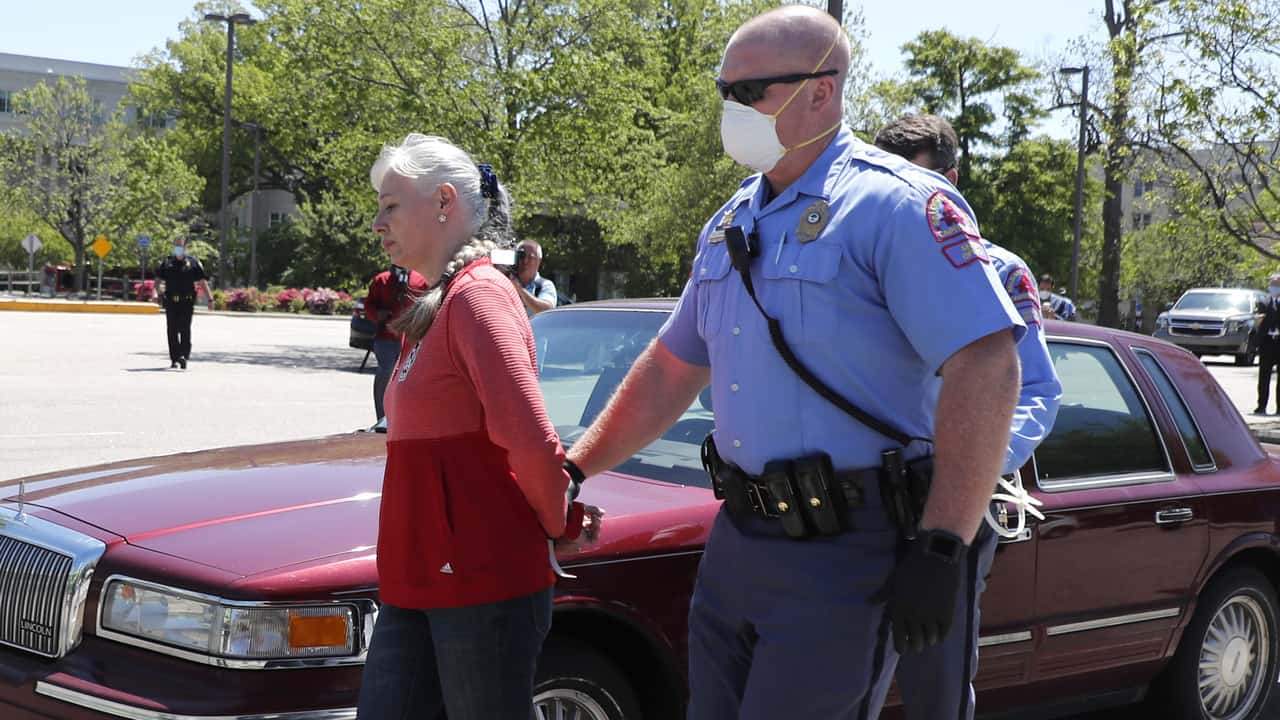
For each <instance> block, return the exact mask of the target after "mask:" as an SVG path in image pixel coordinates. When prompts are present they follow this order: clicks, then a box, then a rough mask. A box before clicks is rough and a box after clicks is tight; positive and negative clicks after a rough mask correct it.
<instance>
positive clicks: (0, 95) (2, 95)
mask: <svg viewBox="0 0 1280 720" xmlns="http://www.w3.org/2000/svg"><path fill="white" fill-rule="evenodd" d="M11 112H13V93H11V92H10V91H8V90H0V113H11Z"/></svg>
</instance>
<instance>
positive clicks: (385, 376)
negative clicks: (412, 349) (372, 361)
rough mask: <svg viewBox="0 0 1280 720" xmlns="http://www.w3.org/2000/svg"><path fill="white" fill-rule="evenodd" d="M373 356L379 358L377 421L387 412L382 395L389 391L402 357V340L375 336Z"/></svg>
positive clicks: (375, 401) (375, 383)
mask: <svg viewBox="0 0 1280 720" xmlns="http://www.w3.org/2000/svg"><path fill="white" fill-rule="evenodd" d="M373 356H374V357H375V358H377V359H378V370H377V372H376V373H375V374H374V376H373V412H374V414H375V415H377V417H376V418H374V420H375V421H377V420H381V419H382V416H383V415H385V414H386V413H385V412H384V411H383V409H382V396H383V394H384V393H386V391H387V382H388V381H389V380H391V373H392V372H393V371H394V370H395V369H396V360H398V359H399V358H400V341H399V340H386V339H384V338H374V341H373Z"/></svg>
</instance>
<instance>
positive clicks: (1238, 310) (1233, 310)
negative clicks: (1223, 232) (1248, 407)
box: [1155, 288, 1267, 365]
mask: <svg viewBox="0 0 1280 720" xmlns="http://www.w3.org/2000/svg"><path fill="white" fill-rule="evenodd" d="M1266 300H1267V294H1266V293H1264V292H1262V291H1259V290H1250V289H1248V288H1193V289H1191V290H1188V291H1186V292H1185V293H1183V294H1182V297H1180V298H1178V302H1176V303H1174V304H1173V305H1170V306H1169V307H1168V308H1166V309H1165V311H1164V312H1163V313H1160V315H1158V316H1156V331H1155V336H1156V337H1158V338H1161V339H1162V340H1168V341H1169V342H1171V343H1174V344H1177V345H1180V346H1182V347H1184V348H1186V349H1188V350H1190V351H1191V352H1193V353H1195V354H1196V356H1197V357H1199V356H1201V355H1234V356H1235V361H1236V364H1237V365H1252V364H1253V362H1254V360H1255V359H1256V358H1257V350H1256V348H1255V347H1254V346H1253V345H1252V343H1251V339H1250V336H1251V335H1252V332H1253V326H1254V323H1255V319H1254V315H1253V310H1254V308H1255V307H1257V305H1258V303H1260V302H1265V301H1266Z"/></svg>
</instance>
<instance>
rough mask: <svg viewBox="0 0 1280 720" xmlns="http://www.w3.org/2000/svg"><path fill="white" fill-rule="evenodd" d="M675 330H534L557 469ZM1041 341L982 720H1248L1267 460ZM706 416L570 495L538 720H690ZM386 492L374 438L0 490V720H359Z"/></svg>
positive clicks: (697, 410)
mask: <svg viewBox="0 0 1280 720" xmlns="http://www.w3.org/2000/svg"><path fill="white" fill-rule="evenodd" d="M670 309H671V302H670V301H661V300H655V301H618V302H609V303H590V304H583V305H575V306H573V307H572V308H565V309H561V310H555V311H552V312H547V313H543V314H541V315H538V316H537V318H536V319H535V320H534V328H535V332H536V336H537V342H538V358H539V363H540V365H541V367H540V373H541V378H542V384H543V391H544V394H545V396H546V399H547V406H548V409H549V411H550V414H551V417H552V420H553V422H554V423H555V424H556V426H557V429H558V430H559V432H560V434H561V436H562V437H563V438H564V440H565V442H568V443H571V442H573V440H574V438H575V437H577V436H578V435H579V434H580V433H581V432H582V431H583V429H584V428H585V427H586V426H587V425H589V424H590V422H591V420H592V419H593V418H594V417H595V416H596V415H597V414H598V413H599V412H600V410H601V408H602V407H603V406H604V404H605V401H606V400H607V399H608V397H609V395H610V393H611V392H612V391H613V389H614V388H615V387H616V386H617V384H618V382H619V381H620V380H621V378H622V376H623V375H624V374H625V373H626V371H627V369H628V368H629V367H630V365H631V363H632V361H633V360H634V359H635V357H636V356H637V355H638V354H639V353H640V351H641V350H643V349H644V347H645V346H646V345H647V344H648V343H649V342H650V340H651V339H652V338H653V336H654V334H655V333H656V331H657V330H658V328H659V327H660V326H661V324H662V322H663V321H664V320H665V318H666V316H667V314H668V312H669V311H670ZM1047 331H1048V335H1049V346H1050V349H1051V351H1052V354H1053V358H1054V362H1055V364H1056V367H1057V369H1058V373H1059V374H1060V376H1061V378H1062V383H1063V386H1064V389H1065V395H1064V397H1063V399H1062V407H1061V410H1060V412H1059V414H1058V419H1057V424H1056V426H1055V428H1054V430H1053V433H1052V435H1051V436H1050V437H1049V438H1048V439H1047V440H1046V441H1045V443H1044V444H1043V445H1042V446H1041V447H1040V448H1039V450H1038V451H1037V452H1036V455H1035V458H1034V459H1033V460H1032V461H1031V462H1030V463H1028V466H1027V467H1026V468H1024V470H1023V475H1024V477H1025V478H1027V480H1028V484H1029V486H1030V489H1031V491H1032V492H1033V493H1034V494H1035V495H1036V496H1037V497H1038V498H1039V499H1040V500H1042V501H1043V503H1044V506H1043V510H1044V514H1045V515H1046V519H1045V520H1044V521H1041V522H1038V523H1036V524H1035V525H1033V526H1032V527H1030V528H1029V529H1028V530H1027V531H1026V532H1024V533H1023V534H1022V535H1021V536H1019V537H1017V538H1016V539H1014V540H1012V541H1008V542H1005V543H1004V544H1003V545H1002V546H1001V548H1000V550H999V553H998V556H997V559H996V562H995V566H994V569H993V571H992V574H991V577H990V578H989V581H988V589H987V592H986V595H985V596H984V601H983V615H982V621H983V622H982V640H981V645H982V649H981V653H982V661H981V669H980V675H979V679H978V687H979V692H980V698H979V708H981V710H982V712H983V713H984V714H987V713H998V714H1005V713H1017V712H1022V713H1024V714H1026V715H1030V716H1032V717H1053V716H1057V715H1061V714H1066V713H1070V712H1074V711H1076V710H1078V709H1079V708H1081V707H1084V706H1088V705H1097V704H1106V703H1112V704H1120V703H1127V702H1134V701H1137V700H1140V699H1142V698H1143V697H1144V696H1148V697H1149V699H1150V700H1153V701H1154V700H1158V701H1161V702H1163V703H1165V704H1164V706H1163V707H1165V708H1166V711H1165V713H1163V714H1162V715H1161V716H1162V717H1183V718H1197V719H1201V718H1203V719H1209V720H1251V719H1254V718H1259V717H1264V716H1266V715H1264V713H1266V712H1267V711H1268V710H1270V709H1271V708H1269V707H1268V703H1269V702H1270V695H1271V693H1272V690H1273V686H1274V684H1275V677H1276V673H1277V657H1278V656H1280V648H1278V647H1277V637H1278V633H1277V609H1276V605H1277V603H1276V583H1277V581H1278V580H1280V533H1278V532H1277V518H1278V517H1280V467H1278V466H1277V461H1276V460H1275V459H1273V458H1272V457H1271V456H1269V455H1268V454H1267V452H1265V451H1264V450H1263V448H1262V447H1260V446H1259V444H1258V443H1257V442H1256V441H1255V440H1254V439H1253V438H1252V437H1251V436H1250V434H1249V432H1248V430H1247V428H1246V426H1245V424H1244V422H1243V421H1242V420H1241V418H1240V416H1239V414H1238V412H1237V411H1236V410H1235V408H1234V407H1233V406H1232V405H1231V403H1230V402H1229V401H1228V399H1227V397H1226V396H1225V395H1224V394H1223V392H1222V390H1221V389H1220V388H1219V387H1218V385H1217V383H1216V382H1215V381H1214V380H1213V378H1212V377H1210V375H1209V374H1208V373H1207V372H1206V371H1205V369H1204V368H1203V367H1202V366H1201V365H1200V363H1199V362H1198V361H1197V360H1196V359H1195V358H1194V357H1193V356H1192V355H1191V354H1190V353H1188V352H1186V351H1184V350H1180V349H1178V348H1176V347H1174V346H1172V345H1168V344H1165V343H1164V342H1161V341H1159V340H1155V339H1153V338H1149V337H1142V336H1137V335H1131V334H1127V333H1122V332H1115V331H1109V330H1104V329H1099V328H1095V327H1090V326H1084V325H1077V324H1067V323H1053V322H1050V323H1049V324H1048V327H1047ZM707 405H708V403H707V400H706V394H705V393H704V395H703V398H701V399H700V400H699V401H697V402H695V403H694V404H693V406H692V407H690V408H689V409H688V411H687V412H686V413H685V414H684V416H683V417H682V418H681V419H680V420H679V422H677V423H676V424H675V425H674V426H673V427H672V428H671V429H670V430H669V431H668V432H667V433H666V434H665V435H664V436H663V437H662V438H660V439H659V440H657V441H656V442H654V443H653V444H652V445H650V446H649V447H647V448H646V449H644V450H643V451H642V452H640V453H638V454H637V455H636V456H635V457H633V458H632V459H631V460H630V461H628V462H627V463H626V464H625V465H624V466H622V467H620V468H618V469H617V471H616V472H613V473H608V474H605V475H601V476H598V477H594V478H592V479H591V480H590V481H589V482H588V483H587V486H586V489H585V491H584V492H585V496H584V499H586V500H588V501H590V502H593V503H596V504H599V505H601V506H603V507H605V508H606V509H607V511H608V516H607V518H606V521H605V525H604V528H603V530H602V535H601V539H600V542H599V544H598V545H595V546H593V547H591V548H589V549H588V550H585V551H583V552H581V553H580V554H577V555H575V556H569V557H564V558H562V561H563V564H564V565H565V566H566V568H568V570H569V571H570V572H572V573H574V574H576V575H577V579H576V580H572V581H564V582H562V583H561V585H560V586H559V587H558V589H557V594H556V614H555V621H554V626H553V628H552V631H551V636H550V638H549V640H548V643H547V646H546V650H545V652H544V654H543V657H542V659H541V662H540V668H539V680H538V686H537V690H536V694H537V695H536V704H537V707H538V711H539V712H540V713H541V716H542V717H543V718H563V719H567V720H639V719H641V718H644V719H645V720H669V719H671V718H679V717H680V716H681V715H682V713H683V710H682V708H683V705H684V701H685V695H686V692H685V681H684V677H685V675H684V673H685V667H684V664H685V661H684V658H685V617H686V612H687V610H688V604H689V594H690V591H691V588H692V585H693V579H694V574H695V570H696V568H697V564H698V561H699V558H700V557H701V550H702V546H703V543H704V541H705V540H706V536H707V532H708V529H709V527H710V525H711V520H712V517H713V515H714V514H715V512H716V511H717V509H718V503H717V502H716V501H715V499H714V498H713V497H712V494H711V491H710V490H709V489H708V483H707V480H706V478H705V476H704V475H703V473H702V471H701V469H700V463H699V459H698V457H699V455H698V447H699V443H700V442H701V441H702V438H703V436H704V435H705V434H706V433H707V431H709V430H710V429H711V427H712V422H713V421H712V414H711V409H710V408H709V407H708V406H707ZM382 466H383V438H382V436H380V435H378V434H376V433H372V432H357V433H353V434H351V435H346V436H338V437H331V438H324V439H320V440H313V441H305V442H294V443H284V444H274V445H262V446H256V447H241V448H231V449H224V450H215V451H209V452H201V453H191V454H184V455H174V456H169V457H162V458H148V459H142V460H135V461H129V462H120V463H114V464H111V465H104V466H99V467H93V468H86V469H82V470H74V471H66V472H58V473H50V474H46V475H41V476H37V477H31V478H26V479H25V481H21V482H20V481H8V482H6V483H4V484H3V485H0V498H3V502H0V645H3V646H4V647H0V718H4V720H26V719H28V718H58V719H63V720H71V719H73V718H77V719H85V720H88V719H90V718H92V719H95V720H102V719H104V718H136V719H145V720H162V719H179V720H181V719H187V718H191V719H194V718H200V719H202V720H205V719H211V718H212V719H225V720H231V719H232V718H234V719H236V720H251V719H258V720H267V719H269V718H270V719H275V720H340V719H342V718H354V716H355V709H354V706H355V701H356V694H357V686H358V684H359V682H360V669H361V663H362V661H363V658H364V654H365V651H366V647H367V644H368V640H369V637H370V631H371V629H372V627H373V624H374V622H375V620H376V616H377V608H378V592H377V584H376V573H375V567H374V545H375V536H376V527H377V513H378V499H379V491H380V483H381V478H382ZM762 572H767V568H762ZM831 691H832V692H840V691H841V690H840V688H832V689H831ZM894 704H896V701H894V700H893V699H891V708H890V710H888V711H887V712H886V714H887V715H889V714H893V713H896V712H897V710H895V709H893V708H892V705H894Z"/></svg>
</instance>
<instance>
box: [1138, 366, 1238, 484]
mask: <svg viewBox="0 0 1280 720" xmlns="http://www.w3.org/2000/svg"><path fill="white" fill-rule="evenodd" d="M1133 351H1134V353H1136V354H1137V356H1138V361H1139V362H1141V363H1142V367H1144V368H1146V370H1147V374H1148V375H1150V376H1151V381H1152V382H1154V383H1155V384H1156V387H1157V388H1159V390H1160V397H1162V398H1163V399H1164V404H1165V406H1166V407H1168V408H1169V414H1171V415H1173V421H1174V423H1175V424H1177V426H1178V434H1179V435H1181V436H1182V442H1183V443H1184V444H1185V445H1186V446H1187V455H1188V456H1189V457H1190V458H1191V467H1193V468H1195V469H1196V470H1197V471H1199V472H1208V471H1212V470H1215V469H1217V466H1216V464H1215V463H1214V461H1213V454H1212V453H1210V452H1209V446H1208V444H1206V443H1205V441H1204V436H1203V435H1202V434H1201V433H1200V427H1199V426H1198V425H1197V424H1196V420H1195V418H1194V417H1192V415H1191V410H1190V409H1189V408H1187V404H1186V402H1185V401H1183V399H1182V394H1181V393H1179V392H1178V389H1177V387H1175V386H1174V384H1173V379H1172V378H1170V377H1169V374H1168V373H1166V372H1165V371H1164V368H1163V367H1162V366H1161V365H1160V362H1159V361H1158V360H1156V357H1155V355H1152V354H1151V352H1150V351H1149V350H1145V349H1143V348H1134V349H1133Z"/></svg>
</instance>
